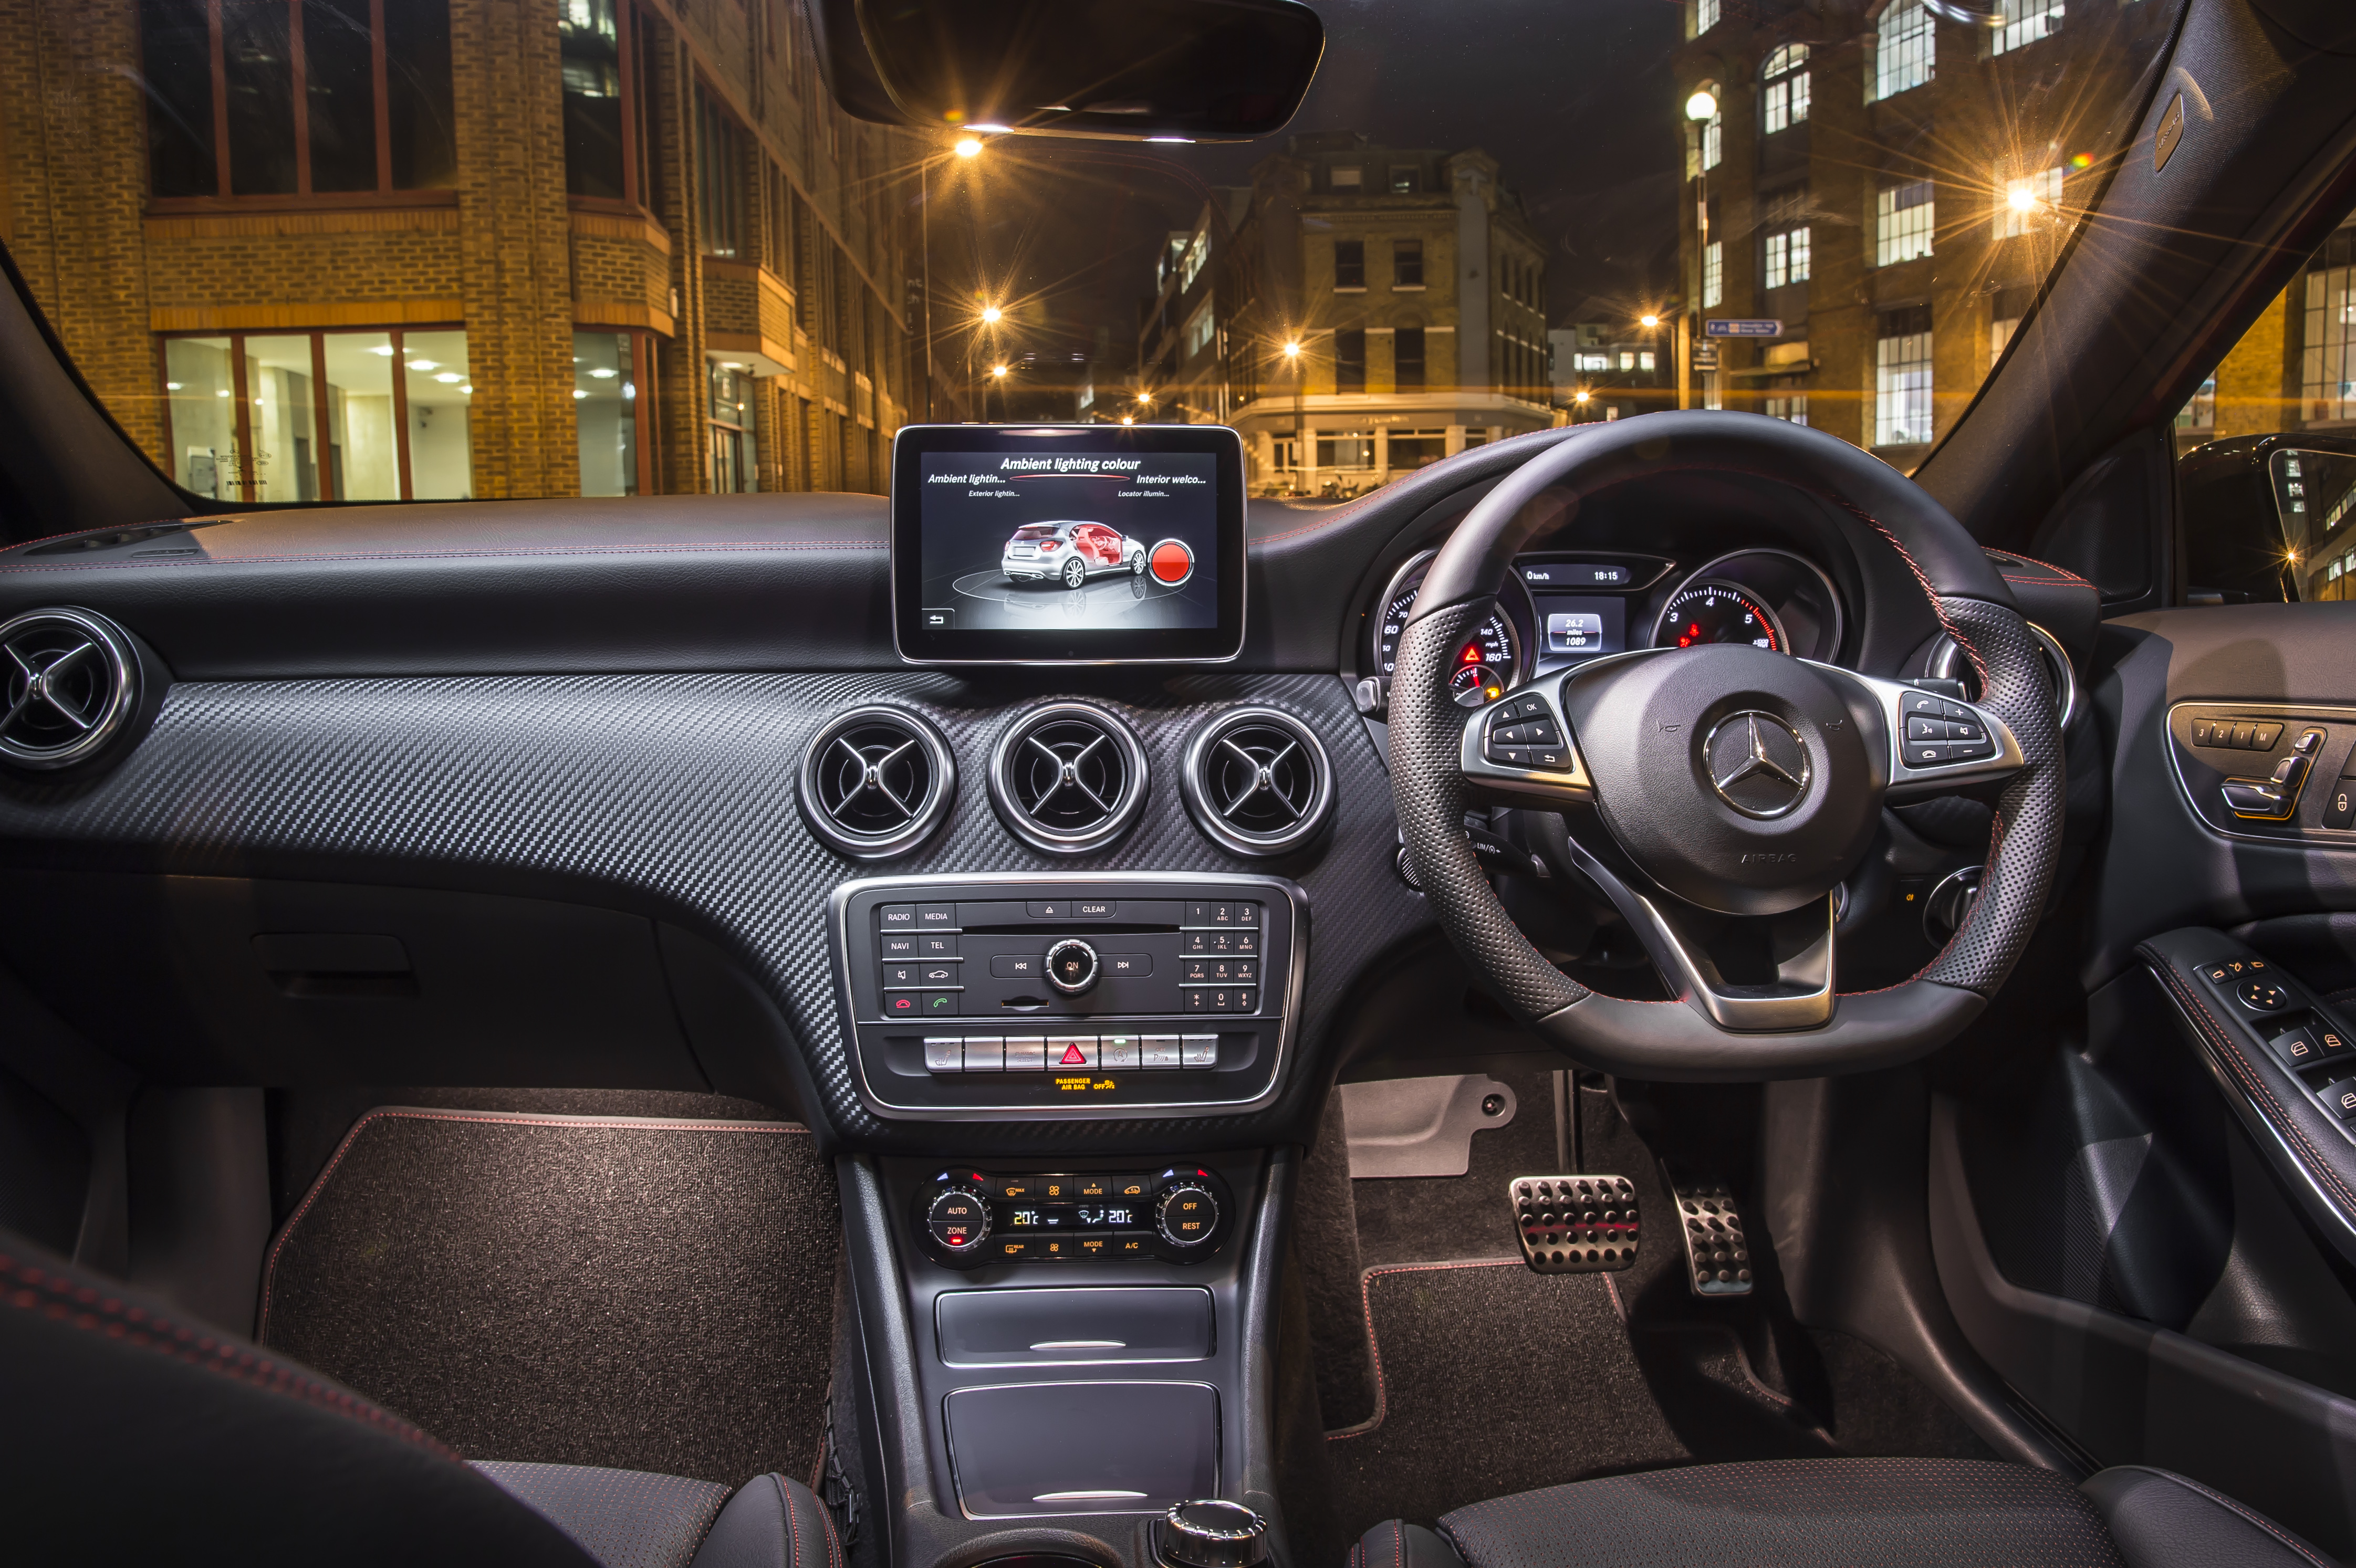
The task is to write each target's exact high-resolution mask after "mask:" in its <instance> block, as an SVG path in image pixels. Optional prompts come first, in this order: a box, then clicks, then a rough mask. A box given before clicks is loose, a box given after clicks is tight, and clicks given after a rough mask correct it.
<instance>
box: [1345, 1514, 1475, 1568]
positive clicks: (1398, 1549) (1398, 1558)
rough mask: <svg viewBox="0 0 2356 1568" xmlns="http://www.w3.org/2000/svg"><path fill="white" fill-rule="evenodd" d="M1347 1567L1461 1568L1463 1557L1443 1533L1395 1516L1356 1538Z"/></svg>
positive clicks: (1462, 1567)
mask: <svg viewBox="0 0 2356 1568" xmlns="http://www.w3.org/2000/svg"><path fill="white" fill-rule="evenodd" d="M1349 1568H1464V1560H1463V1559H1462V1557H1459V1556H1458V1555H1457V1554H1456V1548H1455V1547H1453V1546H1451V1545H1450V1544H1449V1543H1448V1539H1447V1537H1445V1536H1443V1535H1440V1533H1439V1532H1437V1531H1430V1530H1426V1529H1425V1528H1424V1527H1423V1526H1421V1525H1419V1524H1408V1523H1407V1522H1406V1521H1405V1520H1396V1519H1395V1520H1388V1521H1387V1522H1386V1523H1383V1524H1378V1525H1376V1526H1375V1528H1374V1529H1372V1530H1370V1531H1366V1533H1365V1534H1364V1535H1362V1536H1360V1537H1359V1538H1358V1543H1357V1544H1356V1545H1355V1546H1353V1547H1352V1548H1350V1565H1349Z"/></svg>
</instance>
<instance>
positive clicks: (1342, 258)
mask: <svg viewBox="0 0 2356 1568" xmlns="http://www.w3.org/2000/svg"><path fill="white" fill-rule="evenodd" d="M1333 286H1334V287H1335V288H1337V289H1363V288H1365V286H1366V242H1365V240H1334V241H1333Z"/></svg>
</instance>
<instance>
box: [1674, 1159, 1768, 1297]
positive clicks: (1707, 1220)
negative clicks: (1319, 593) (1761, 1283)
mask: <svg viewBox="0 0 2356 1568" xmlns="http://www.w3.org/2000/svg"><path fill="white" fill-rule="evenodd" d="M1686 1183H1687V1184H1684V1185H1680V1184H1679V1183H1678V1182H1676V1181H1675V1180H1672V1181H1671V1183H1670V1185H1669V1199H1670V1200H1671V1201H1672V1202H1674V1203H1675V1204H1676V1206H1677V1231H1678V1233H1679V1234H1680V1235H1682V1236H1683V1237H1684V1238H1685V1243H1686V1283H1687V1285H1691V1286H1693V1293H1694V1294H1695V1295H1696V1296H1748V1295H1750V1294H1751V1241H1750V1238H1749V1237H1747V1236H1745V1235H1744V1234H1743V1233H1742V1215H1741V1213H1740V1211H1738V1210H1737V1209H1736V1208H1735V1206H1734V1195H1733V1194H1732V1193H1730V1192H1729V1191H1728V1190H1727V1189H1726V1184H1725V1183H1724V1182H1722V1181H1701V1180H1696V1179H1693V1178H1691V1177H1687V1178H1686Z"/></svg>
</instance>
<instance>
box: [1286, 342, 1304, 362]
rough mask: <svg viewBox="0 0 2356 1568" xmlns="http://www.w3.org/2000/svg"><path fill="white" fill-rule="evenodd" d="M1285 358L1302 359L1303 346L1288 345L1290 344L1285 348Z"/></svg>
mask: <svg viewBox="0 0 2356 1568" xmlns="http://www.w3.org/2000/svg"><path fill="white" fill-rule="evenodd" d="M1284 357H1286V358H1287V359H1298V358H1300V357H1301V345H1300V344H1298V343H1288V344H1286V345H1285V346H1284Z"/></svg>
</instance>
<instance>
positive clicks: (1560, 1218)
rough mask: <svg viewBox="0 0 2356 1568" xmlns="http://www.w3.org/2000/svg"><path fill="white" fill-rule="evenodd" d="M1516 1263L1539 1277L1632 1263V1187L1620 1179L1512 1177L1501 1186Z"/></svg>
mask: <svg viewBox="0 0 2356 1568" xmlns="http://www.w3.org/2000/svg"><path fill="white" fill-rule="evenodd" d="M1505 1193H1506V1197H1507V1198H1508V1199H1509V1200H1511V1201H1512V1203H1513V1206H1514V1232H1515V1234H1516V1235H1518V1236H1520V1237H1521V1239H1522V1261H1523V1262H1524V1263H1526V1264H1529V1265H1530V1267H1532V1268H1534V1269H1536V1270H1537V1272H1538V1273H1540V1274H1601V1273H1602V1272H1603V1271H1605V1270H1607V1269H1623V1268H1626V1267H1627V1266H1628V1265H1629V1264H1633V1263H1634V1262H1635V1261H1636V1247H1637V1243H1639V1242H1640V1241H1642V1240H1643V1237H1642V1235H1641V1233H1640V1230H1639V1225H1638V1220H1637V1213H1636V1209H1637V1204H1636V1184H1635V1183H1634V1182H1633V1181H1631V1180H1629V1179H1627V1178H1626V1177H1624V1176H1595V1175H1587V1176H1517V1177H1515V1178H1514V1179H1513V1180H1512V1181H1510V1182H1508V1183H1506V1185H1505Z"/></svg>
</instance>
